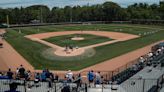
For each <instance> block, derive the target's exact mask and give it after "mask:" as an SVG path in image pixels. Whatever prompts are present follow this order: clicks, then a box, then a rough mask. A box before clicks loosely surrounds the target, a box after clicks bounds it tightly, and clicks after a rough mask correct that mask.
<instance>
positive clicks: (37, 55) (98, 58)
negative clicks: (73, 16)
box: [7, 24, 164, 70]
mask: <svg viewBox="0 0 164 92" xmlns="http://www.w3.org/2000/svg"><path fill="white" fill-rule="evenodd" d="M97 29H99V30H103V31H118V32H124V33H130V34H136V35H139V34H140V35H141V37H140V38H137V39H132V40H128V41H124V42H117V43H114V44H110V45H105V46H100V47H96V48H94V49H95V50H96V54H95V55H94V56H93V57H90V58H86V59H82V60H76V61H55V60H49V59H46V58H44V57H43V56H42V54H41V53H42V52H43V51H44V50H46V49H48V48H49V47H47V46H46V45H43V44H40V43H37V42H33V41H31V40H28V39H26V38H24V36H25V35H29V34H35V33H43V32H52V31H66V30H97ZM120 29H121V30H120ZM7 30H8V32H7V41H8V42H9V43H10V44H11V45H12V46H13V47H14V48H15V49H16V50H17V51H18V52H19V53H20V54H21V55H22V56H23V57H24V58H25V59H26V60H28V61H29V63H31V64H32V65H33V66H34V67H35V68H36V69H43V68H49V69H55V70H68V69H71V70H80V69H82V68H85V67H88V66H91V65H94V64H97V63H100V62H103V61H105V60H108V59H111V58H113V57H117V56H120V55H122V54H125V53H127V52H130V51H133V50H136V49H139V48H141V47H144V46H146V45H149V44H151V43H154V42H156V41H159V40H164V27H162V26H151V25H150V26H148V25H129V24H128V25H126V24H99V25H76V26H66V25H65V26H62V25H55V26H41V27H24V28H11V29H7ZM19 30H21V31H22V33H18V31H19ZM159 30H160V31H159ZM156 31H158V32H156ZM151 32H156V33H154V34H151ZM145 33H147V35H144V34H145ZM148 33H149V34H148ZM13 62H14V61H13ZM122 62H124V61H122Z"/></svg>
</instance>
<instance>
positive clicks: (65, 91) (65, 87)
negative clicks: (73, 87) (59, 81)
mask: <svg viewBox="0 0 164 92" xmlns="http://www.w3.org/2000/svg"><path fill="white" fill-rule="evenodd" d="M67 83H68V80H67V77H66V76H65V77H64V80H63V89H62V90H61V92H70V86H69V85H68V84H67Z"/></svg>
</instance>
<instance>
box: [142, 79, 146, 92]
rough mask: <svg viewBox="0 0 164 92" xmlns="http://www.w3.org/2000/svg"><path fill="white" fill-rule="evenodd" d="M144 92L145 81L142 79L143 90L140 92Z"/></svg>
mask: <svg viewBox="0 0 164 92" xmlns="http://www.w3.org/2000/svg"><path fill="white" fill-rule="evenodd" d="M144 91H145V79H143V88H142V92H144Z"/></svg>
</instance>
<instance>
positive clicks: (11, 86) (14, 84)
mask: <svg viewBox="0 0 164 92" xmlns="http://www.w3.org/2000/svg"><path fill="white" fill-rule="evenodd" d="M17 85H18V84H17V83H14V82H13V83H11V84H10V85H9V87H10V90H8V91H5V92H19V91H16V89H17Z"/></svg>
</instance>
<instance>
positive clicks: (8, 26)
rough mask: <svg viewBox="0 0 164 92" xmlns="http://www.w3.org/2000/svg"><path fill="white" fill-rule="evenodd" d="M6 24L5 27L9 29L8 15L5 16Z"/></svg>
mask: <svg viewBox="0 0 164 92" xmlns="http://www.w3.org/2000/svg"><path fill="white" fill-rule="evenodd" d="M6 23H7V26H8V27H9V25H10V24H9V15H6Z"/></svg>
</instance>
